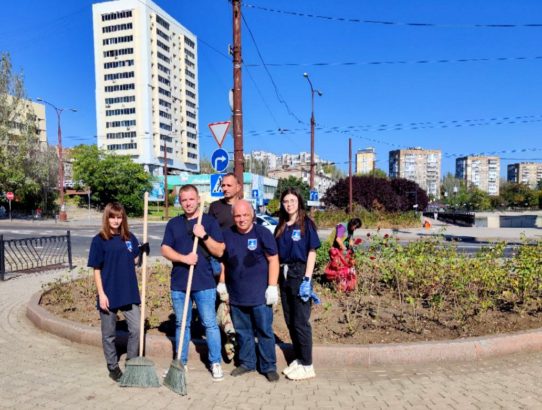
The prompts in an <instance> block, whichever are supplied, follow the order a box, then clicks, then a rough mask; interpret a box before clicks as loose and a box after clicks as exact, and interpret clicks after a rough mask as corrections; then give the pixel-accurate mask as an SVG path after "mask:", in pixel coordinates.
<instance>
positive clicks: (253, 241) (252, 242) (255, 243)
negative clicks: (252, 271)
mask: <svg viewBox="0 0 542 410" xmlns="http://www.w3.org/2000/svg"><path fill="white" fill-rule="evenodd" d="M257 247H258V240H257V239H249V240H248V243H247V248H248V250H249V251H253V250H255V249H256V248H257Z"/></svg>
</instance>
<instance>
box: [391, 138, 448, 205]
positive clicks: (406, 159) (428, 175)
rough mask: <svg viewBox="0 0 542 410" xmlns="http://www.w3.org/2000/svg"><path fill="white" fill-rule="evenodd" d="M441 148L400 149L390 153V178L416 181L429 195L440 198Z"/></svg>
mask: <svg viewBox="0 0 542 410" xmlns="http://www.w3.org/2000/svg"><path fill="white" fill-rule="evenodd" d="M441 157H442V154H441V152H440V150H427V149H422V148H419V147H416V148H407V149H398V150H395V151H390V154H389V176H390V178H405V179H408V180H410V181H414V182H416V183H417V184H418V185H419V186H420V188H422V189H424V190H425V191H426V192H427V195H430V196H432V197H433V198H434V199H438V198H440V174H441V171H440V168H441Z"/></svg>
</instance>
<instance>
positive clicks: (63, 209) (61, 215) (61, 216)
mask: <svg viewBox="0 0 542 410" xmlns="http://www.w3.org/2000/svg"><path fill="white" fill-rule="evenodd" d="M36 100H37V101H39V102H42V103H44V104H47V105H49V106H50V107H52V108H53V109H54V110H55V112H56V118H57V124H58V191H59V196H60V197H59V199H60V213H59V215H58V218H59V219H60V220H61V221H66V220H67V219H68V215H67V214H66V207H65V205H64V163H63V159H62V128H61V126H60V115H61V114H62V112H63V111H64V110H65V109H67V110H68V111H72V112H77V110H76V109H74V108H59V107H57V106H56V105H54V104H52V103H50V102H49V101H45V100H44V99H42V98H36Z"/></svg>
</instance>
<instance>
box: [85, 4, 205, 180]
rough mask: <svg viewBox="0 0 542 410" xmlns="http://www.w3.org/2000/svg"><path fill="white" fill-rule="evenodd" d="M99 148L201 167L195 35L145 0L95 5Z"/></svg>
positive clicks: (148, 161)
mask: <svg viewBox="0 0 542 410" xmlns="http://www.w3.org/2000/svg"><path fill="white" fill-rule="evenodd" d="M92 15H93V24H94V59H95V72H96V118H97V133H98V147H99V148H104V149H106V150H107V151H109V152H114V153H118V154H122V155H129V156H131V157H132V158H133V159H134V161H136V162H138V163H141V164H144V165H145V168H146V169H147V171H148V172H150V173H151V174H154V175H159V174H161V173H162V171H163V166H164V161H165V158H167V163H168V169H169V170H170V172H171V173H178V172H180V171H189V172H198V171H199V137H198V73H197V39H196V36H194V35H193V34H192V33H191V32H189V31H188V30H187V29H186V28H184V27H183V26H182V25H180V24H179V23H178V22H177V21H175V20H174V19H173V18H172V17H171V16H169V15H168V14H167V13H166V12H165V11H164V10H162V9H161V8H160V7H158V6H157V5H156V4H155V3H153V2H152V1H150V0H114V1H107V2H103V3H97V4H94V5H93V6H92Z"/></svg>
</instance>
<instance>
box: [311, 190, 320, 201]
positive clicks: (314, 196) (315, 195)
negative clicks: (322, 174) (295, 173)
mask: <svg viewBox="0 0 542 410" xmlns="http://www.w3.org/2000/svg"><path fill="white" fill-rule="evenodd" d="M309 201H318V191H316V190H312V191H310V194H309Z"/></svg>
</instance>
